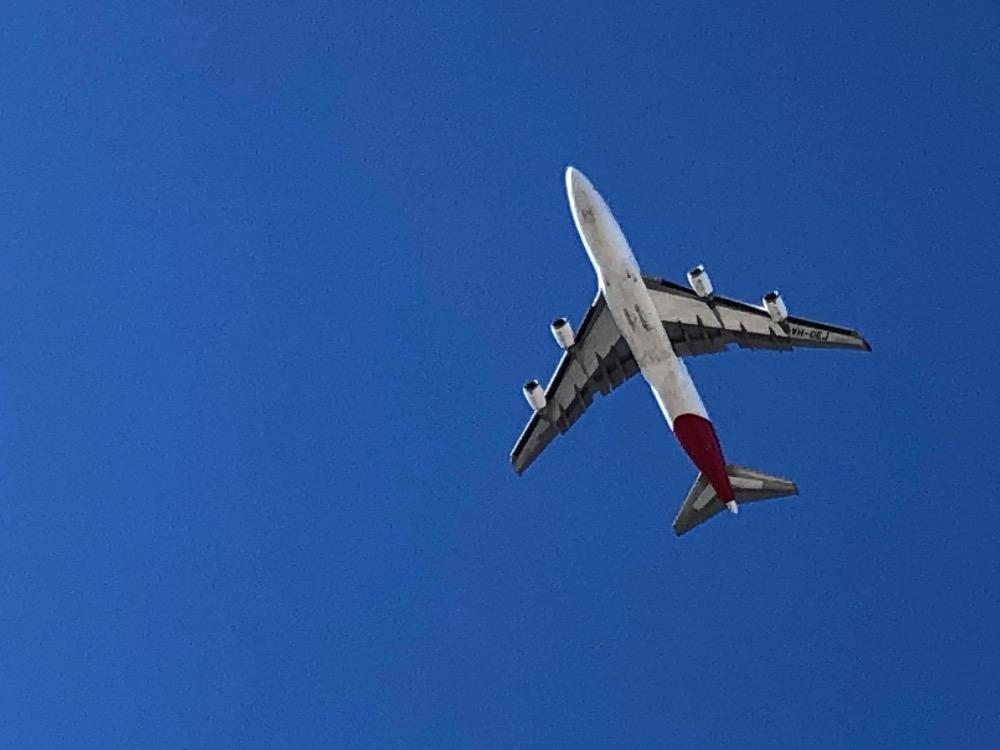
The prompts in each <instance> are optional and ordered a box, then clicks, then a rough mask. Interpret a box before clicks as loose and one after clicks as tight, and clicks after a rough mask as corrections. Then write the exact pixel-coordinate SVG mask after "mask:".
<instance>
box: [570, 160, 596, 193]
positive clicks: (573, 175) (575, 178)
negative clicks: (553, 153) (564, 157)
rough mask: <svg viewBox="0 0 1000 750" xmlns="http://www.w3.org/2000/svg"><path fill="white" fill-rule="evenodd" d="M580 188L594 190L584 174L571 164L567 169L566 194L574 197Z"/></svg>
mask: <svg viewBox="0 0 1000 750" xmlns="http://www.w3.org/2000/svg"><path fill="white" fill-rule="evenodd" d="M580 188H589V189H593V186H592V185H591V184H590V180H588V179H587V178H586V177H584V175H583V172H581V171H580V170H579V169H577V168H576V167H574V166H573V165H572V164H571V165H570V166H568V167H566V192H567V193H569V194H570V195H573V193H574V192H577V191H578V190H580Z"/></svg>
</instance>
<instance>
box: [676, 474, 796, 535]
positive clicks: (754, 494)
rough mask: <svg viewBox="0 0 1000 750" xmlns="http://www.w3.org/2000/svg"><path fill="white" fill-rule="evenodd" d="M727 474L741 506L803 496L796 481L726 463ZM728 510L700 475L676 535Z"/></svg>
mask: <svg viewBox="0 0 1000 750" xmlns="http://www.w3.org/2000/svg"><path fill="white" fill-rule="evenodd" d="M726 473H728V474H729V482H730V484H731V485H732V486H733V492H734V493H735V495H736V503H737V506H739V505H743V504H744V503H753V502H757V501H758V500H771V499H773V498H778V497H788V496H789V495H797V494H799V488H798V487H796V486H795V482H792V481H789V480H788V479H782V478H781V477H776V476H773V475H771V474H765V473H764V472H762V471H756V470H755V469H748V468H746V467H745V466H736V465H734V464H726ZM725 509H726V503H724V502H723V501H722V498H720V497H719V496H718V495H717V494H716V493H715V490H714V489H713V488H712V485H711V484H709V482H708V480H707V479H706V478H705V475H704V474H698V477H697V478H696V479H695V480H694V484H693V485H692V486H691V491H690V492H688V496H687V498H686V499H685V500H684V504H683V505H682V506H681V509H680V511H679V512H678V513H677V518H675V519H674V533H676V534H677V536H680V535H681V534H684V533H686V532H688V531H690V530H691V529H693V528H694V527H695V526H697V525H698V524H701V523H704V522H705V521H707V520H708V519H709V518H711V517H712V516H714V515H716V514H717V513H720V512H721V511H723V510H725Z"/></svg>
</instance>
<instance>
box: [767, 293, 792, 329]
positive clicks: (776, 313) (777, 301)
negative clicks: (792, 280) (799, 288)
mask: <svg viewBox="0 0 1000 750" xmlns="http://www.w3.org/2000/svg"><path fill="white" fill-rule="evenodd" d="M764 307H765V308H766V309H767V314H768V315H770V316H771V320H773V321H774V322H775V323H784V322H785V321H786V320H788V307H787V305H785V300H783V299H782V298H781V295H780V294H778V290H777V289H775V290H774V291H773V292H768V293H767V294H765V295H764Z"/></svg>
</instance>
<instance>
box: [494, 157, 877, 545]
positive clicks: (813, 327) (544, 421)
mask: <svg viewBox="0 0 1000 750" xmlns="http://www.w3.org/2000/svg"><path fill="white" fill-rule="evenodd" d="M566 193H567V195H568V197H569V205H570V210H571V212H572V214H573V221H574V223H575V224H576V229H577V231H578V232H579V234H580V239H581V241H582V242H583V247H584V249H585V250H586V251H587V256H588V257H589V258H590V262H591V263H592V264H593V266H594V271H595V272H596V273H597V286H598V290H597V296H596V297H595V299H594V302H593V304H591V306H590V309H589V310H587V313H586V315H584V318H583V322H582V323H581V324H580V327H579V330H578V331H576V332H575V333H574V331H573V328H572V326H571V325H570V323H569V321H568V320H566V318H557V319H556V320H554V321H552V325H551V330H552V335H553V337H554V338H555V340H556V342H557V343H558V344H559V346H560V347H561V348H562V349H563V355H562V358H561V359H560V360H559V365H558V366H557V367H556V370H555V373H553V375H552V378H551V379H550V380H549V383H548V385H547V386H546V387H545V388H544V389H543V388H542V387H541V385H540V384H539V382H538V381H537V380H529V381H528V382H527V383H525V385H524V389H523V390H524V397H525V398H526V399H527V401H528V404H530V406H531V408H532V410H533V414H532V415H531V418H530V419H529V421H528V424H527V426H526V427H525V428H524V431H523V432H522V433H521V436H520V438H519V439H518V441H517V443H516V445H515V446H514V449H513V451H511V454H510V460H511V463H512V465H513V467H514V470H515V471H516V472H517V473H518V474H521V473H522V472H524V470H525V469H527V468H528V466H529V465H530V464H531V463H532V462H533V461H534V460H535V459H536V458H538V456H539V454H540V453H541V452H542V450H544V449H545V447H546V446H547V445H548V444H549V443H550V442H551V441H552V439H553V438H555V437H556V436H557V435H559V434H561V433H564V432H566V431H567V430H568V429H569V428H570V426H572V425H573V424H574V423H575V422H576V421H577V420H578V419H579V418H580V416H581V415H582V414H583V412H584V411H585V410H586V409H587V407H588V406H590V404H591V403H592V402H593V400H594V396H595V395H596V394H598V393H600V394H601V395H603V396H606V395H608V394H609V393H611V391H612V390H614V389H615V388H617V387H618V386H620V385H621V384H622V383H624V382H625V381H626V380H628V379H629V378H630V377H632V376H633V375H635V374H636V373H640V372H641V373H642V376H643V378H644V379H645V380H646V383H647V384H648V385H649V387H650V389H651V390H652V392H653V397H654V398H655V399H656V403H657V404H658V405H659V407H660V411H662V412H663V416H664V418H665V419H666V420H667V424H668V425H669V426H670V428H671V430H672V431H673V433H674V435H675V436H676V438H677V440H678V442H679V443H680V444H681V448H683V449H684V452H685V453H686V454H687V456H688V458H690V460H691V462H692V463H693V464H694V465H695V468H697V469H698V476H697V477H696V478H695V481H694V484H693V485H692V486H691V489H690V490H689V492H688V494H687V498H686V499H685V500H684V503H683V504H682V505H681V508H680V511H679V512H678V513H677V517H676V518H675V519H674V522H673V529H674V532H675V533H676V534H677V536H681V535H682V534H685V533H687V532H688V531H690V530H691V529H693V528H694V527H695V526H698V525H699V524H702V523H704V522H705V521H707V520H708V519H710V518H712V517H713V516H715V515H716V514H718V513H720V512H722V511H723V510H725V509H728V510H730V511H731V512H732V513H738V512H739V507H740V505H743V504H744V503H751V502H756V501H759V500H769V499H772V498H780V497H788V496H791V495H797V494H798V487H797V486H796V485H795V483H794V482H792V481H790V480H788V479H783V478H781V477H778V476H773V475H771V474H766V473H764V472H761V471H756V470H754V469H748V468H746V467H744V466H737V465H735V464H729V463H726V460H725V458H724V456H723V453H722V447H721V445H720V443H719V438H718V436H717V435H716V432H715V428H714V427H713V426H712V422H711V421H710V420H709V417H708V412H707V411H706V409H705V404H704V403H703V402H702V400H701V396H700V395H699V394H698V391H697V390H696V389H695V386H694V383H693V382H692V380H691V376H690V374H689V373H688V369H687V367H686V366H685V364H684V359H685V358H687V357H695V356H698V355H702V354H713V353H716V352H722V351H725V350H726V349H727V348H728V347H729V346H730V345H731V344H735V345H736V346H739V347H742V348H744V349H775V350H779V351H781V350H790V349H794V348H800V347H813V348H823V349H859V350H861V351H871V346H870V345H869V343H868V341H866V340H865V338H864V337H863V336H862V335H861V334H860V333H858V332H857V331H854V330H851V329H849V328H841V327H838V326H832V325H828V324H826V323H819V322H816V321H813V320H807V319H805V318H799V317H795V316H792V315H789V314H788V307H787V305H786V304H785V301H784V299H783V298H782V297H781V295H780V294H779V293H778V292H777V291H773V292H769V293H768V294H766V295H764V298H763V300H762V301H763V305H762V306H760V307H758V306H757V305H752V304H749V303H747V302H740V301H739V300H735V299H729V298H728V297H723V296H720V295H718V294H716V293H715V290H714V288H713V287H712V282H711V280H710V279H709V276H708V273H707V272H706V271H705V268H704V266H701V265H698V266H695V267H694V268H692V269H691V270H690V271H688V273H687V278H688V284H689V287H685V286H682V285H681V284H676V283H674V282H672V281H667V280H664V279H659V278H654V277H651V276H644V275H643V274H642V271H640V270H639V264H638V263H637V262H636V259H635V256H634V255H633V253H632V249H631V248H630V247H629V244H628V241H627V240H626V239H625V235H624V234H623V233H622V230H621V227H619V226H618V222H617V221H616V220H615V217H614V215H613V214H612V213H611V209H610V208H608V204H607V203H606V202H605V201H604V199H603V198H602V197H601V195H600V194H599V193H598V192H597V190H595V189H594V186H593V185H592V184H591V183H590V181H589V180H588V179H587V178H586V177H585V176H584V175H583V174H582V173H581V172H580V171H579V170H577V169H575V168H574V167H572V166H570V167H567V169H566Z"/></svg>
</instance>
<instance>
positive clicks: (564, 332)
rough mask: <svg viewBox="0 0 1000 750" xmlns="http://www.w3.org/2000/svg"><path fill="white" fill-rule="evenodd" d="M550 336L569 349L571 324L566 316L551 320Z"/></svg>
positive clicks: (571, 331) (571, 339)
mask: <svg viewBox="0 0 1000 750" xmlns="http://www.w3.org/2000/svg"><path fill="white" fill-rule="evenodd" d="M551 328H552V337H553V338H554V339H555V340H556V343H557V344H559V346H561V347H562V348H563V349H569V348H570V347H571V346H573V342H574V340H575V339H574V338H573V326H571V325H570V324H569V321H568V320H566V318H556V319H555V320H553V321H552V326H551Z"/></svg>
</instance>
